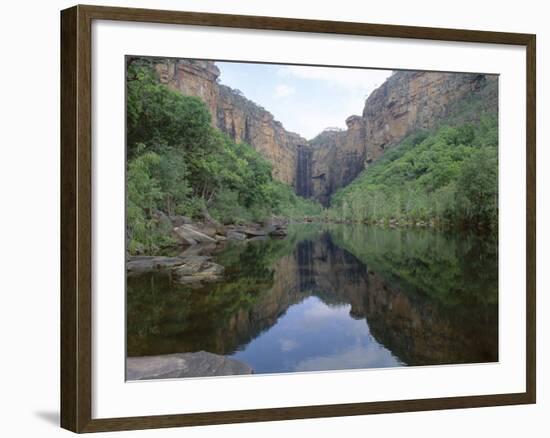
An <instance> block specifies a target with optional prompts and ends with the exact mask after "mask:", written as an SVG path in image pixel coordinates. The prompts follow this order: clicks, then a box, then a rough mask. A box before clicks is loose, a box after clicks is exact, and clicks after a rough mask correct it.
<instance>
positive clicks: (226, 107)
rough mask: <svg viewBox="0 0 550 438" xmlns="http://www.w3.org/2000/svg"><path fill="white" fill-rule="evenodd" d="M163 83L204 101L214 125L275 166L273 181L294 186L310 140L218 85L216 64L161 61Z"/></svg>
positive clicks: (159, 74) (178, 60)
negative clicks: (299, 159)
mask: <svg viewBox="0 0 550 438" xmlns="http://www.w3.org/2000/svg"><path fill="white" fill-rule="evenodd" d="M155 69H156V71H157V73H158V76H159V80H160V81H161V82H162V83H163V84H166V85H168V86H169V87H170V88H172V89H173V90H177V91H180V92H181V93H183V94H186V95H191V96H197V97H200V98H201V99H202V100H203V101H204V102H205V103H206V105H207V106H208V108H209V110H210V113H211V114H212V123H213V125H214V126H215V127H217V128H218V129H220V130H221V131H222V132H224V133H226V134H227V135H229V136H230V137H231V138H232V139H233V140H235V141H236V142H238V143H240V142H246V143H248V144H250V145H251V146H252V147H254V149H256V150H257V151H258V152H260V154H262V155H263V156H264V157H265V158H266V159H267V160H269V161H270V162H271V163H272V165H273V177H274V178H275V179H277V180H279V181H282V182H284V183H287V184H289V185H292V186H294V184H295V180H296V162H297V158H296V153H297V149H298V146H299V145H303V144H306V143H307V140H306V139H304V138H302V137H300V136H299V135H298V134H295V133H293V132H289V131H287V130H286V129H284V127H283V125H282V124H281V122H279V121H277V120H275V118H274V117H273V114H271V113H270V112H269V111H267V110H265V109H264V108H262V107H261V106H259V105H257V104H256V103H254V102H252V101H251V100H249V99H247V98H246V97H244V96H243V95H242V93H241V92H240V91H238V90H234V89H232V88H230V87H227V86H225V85H221V84H220V83H219V82H218V78H219V76H220V70H219V69H218V67H216V65H215V64H214V62H212V61H199V60H188V59H159V60H157V61H155Z"/></svg>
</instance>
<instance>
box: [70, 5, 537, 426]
mask: <svg viewBox="0 0 550 438" xmlns="http://www.w3.org/2000/svg"><path fill="white" fill-rule="evenodd" d="M61 123H62V126H61V171H62V175H61V201H62V202H61V209H62V210H61V218H62V222H61V257H62V259H61V265H62V272H61V425H62V427H64V428H66V429H69V430H72V431H75V432H95V431H111V430H124V429H145V428H160V427H175V426H191V425H206V424H221V423H235V422H251V421H271V420H286V419H298V418H315V417H327V416H347V415H363V414H372V413H390V412H405V411H420V410H434V409H454V408H467V407H482V406H497V405H511V404H526V403H535V400H536V396H535V392H536V390H535V386H536V370H535V362H536V360H535V359H536V357H535V35H530V34H517V33H501V32H486V31H473V30H456V29H436V28H420V27H409V26H396V25H380V24H364V23H350V22H332V21H315V20H301V19H300V20H298V19H288V18H274V17H256V16H235V15H221V14H205V13H195V12H173V11H160V10H143V9H125V8H110V7H97V6H75V7H72V8H70V9H66V10H64V11H62V12H61Z"/></svg>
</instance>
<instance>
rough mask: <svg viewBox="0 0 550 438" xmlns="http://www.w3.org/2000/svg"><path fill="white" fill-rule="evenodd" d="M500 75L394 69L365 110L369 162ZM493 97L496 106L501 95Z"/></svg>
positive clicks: (446, 113) (439, 118)
mask: <svg viewBox="0 0 550 438" xmlns="http://www.w3.org/2000/svg"><path fill="white" fill-rule="evenodd" d="M496 80H497V76H491V75H483V74H474V73H440V72H418V71H414V72H410V71H400V72H396V73H394V74H393V75H392V76H391V77H390V78H388V79H387V80H386V81H385V82H384V83H383V84H382V85H381V86H380V87H379V88H378V89H376V90H375V91H373V92H372V93H371V94H370V96H369V97H368V99H367V101H366V103H365V108H364V110H363V120H364V122H365V128H366V130H365V135H366V150H367V156H366V158H367V164H368V163H370V162H372V161H373V160H376V159H377V158H378V157H379V156H380V155H382V154H383V153H384V150H385V149H387V148H390V147H392V146H394V145H395V144H396V143H399V142H400V141H401V140H403V138H405V137H406V136H407V135H409V134H411V133H413V132H415V131H419V130H425V129H431V128H433V127H434V126H436V125H437V124H438V123H439V122H440V121H441V120H443V119H445V118H447V117H449V116H450V115H451V113H452V112H453V111H455V110H456V105H457V103H458V102H459V101H461V100H463V99H464V98H465V97H467V96H469V95H471V94H472V93H475V92H480V91H481V90H482V89H483V88H484V87H485V86H486V85H487V81H496ZM490 97H491V102H492V103H494V105H495V109H496V105H497V95H496V94H495V95H494V96H490Z"/></svg>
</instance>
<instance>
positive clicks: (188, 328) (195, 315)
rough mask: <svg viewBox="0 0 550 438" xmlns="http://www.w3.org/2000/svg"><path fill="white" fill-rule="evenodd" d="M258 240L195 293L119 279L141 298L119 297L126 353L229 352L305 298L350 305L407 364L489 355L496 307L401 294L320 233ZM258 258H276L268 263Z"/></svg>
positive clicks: (161, 281) (163, 282) (493, 353)
mask: <svg viewBox="0 0 550 438" xmlns="http://www.w3.org/2000/svg"><path fill="white" fill-rule="evenodd" d="M268 242H269V241H268ZM268 242H259V243H260V245H250V244H249V245H248V246H246V245H245V246H241V247H240V249H239V250H238V251H237V252H236V253H234V254H232V255H231V257H230V258H232V259H233V268H231V267H229V268H228V272H229V277H228V278H227V281H226V282H224V283H221V284H217V285H210V286H208V287H206V288H204V289H198V290H194V291H189V290H185V289H178V287H177V286H174V285H173V284H171V283H170V281H169V279H167V278H149V277H146V278H143V279H141V280H140V279H138V278H131V279H129V280H128V286H129V288H130V294H135V293H137V292H132V290H133V289H136V290H143V288H149V289H146V290H145V292H144V293H143V298H142V299H141V301H140V300H139V299H137V298H136V297H135V295H134V298H133V299H132V300H131V301H130V302H129V310H128V323H129V326H128V330H129V337H128V354H129V356H139V355H152V354H167V353H175V352H192V351H200V350H206V351H210V352H212V353H217V354H232V353H234V352H235V351H237V350H239V349H242V348H243V347H244V346H245V345H247V344H248V343H249V342H250V341H252V340H253V339H255V338H257V337H258V336H259V335H260V334H261V333H262V332H264V331H266V330H268V329H269V328H271V327H272V326H274V325H275V324H276V323H277V321H278V320H279V318H281V316H283V315H284V314H285V312H286V311H287V309H288V308H289V307H291V306H292V305H294V304H297V303H300V302H301V301H302V300H304V299H305V298H307V297H308V296H310V295H315V296H317V297H319V298H320V299H321V300H322V301H323V302H325V303H326V304H327V305H329V306H330V305H343V304H349V305H351V309H350V316H351V317H353V318H354V319H358V320H365V324H368V326H369V328H370V333H371V334H372V336H373V337H374V338H375V339H376V340H377V341H378V342H379V343H380V344H382V345H384V346H385V347H386V348H387V349H388V350H389V351H391V353H392V354H393V355H395V356H396V357H398V358H399V359H400V361H402V362H403V363H405V364H407V365H424V364H446V363H468V362H469V363H474V362H490V361H495V360H498V332H497V330H498V328H497V327H498V324H497V321H498V319H497V318H498V315H497V306H496V305H490V304H487V305H483V304H480V303H471V302H469V301H466V302H464V303H461V304H453V305H447V304H444V303H442V302H440V301H437V300H435V299H434V298H431V297H430V296H429V295H423V294H419V293H416V292H411V291H409V290H405V289H403V286H402V285H398V284H397V283H396V282H393V281H392V282H390V281H388V277H386V276H383V275H382V274H381V273H378V272H373V270H372V268H371V269H369V268H368V267H367V266H366V265H365V264H364V263H363V262H361V261H360V260H359V259H358V258H356V257H355V256H354V255H352V254H351V253H349V252H348V251H346V250H344V249H342V248H340V247H339V246H337V245H335V244H334V243H333V240H332V237H331V235H330V234H329V233H328V232H325V233H323V234H321V235H319V236H318V237H317V238H312V239H308V240H303V241H301V242H299V243H297V245H296V247H295V248H294V251H293V252H292V253H290V254H289V253H286V255H284V254H285V252H286V250H285V251H281V249H280V248H279V249H277V248H278V247H277V248H273V247H267V246H261V245H269V243H268ZM280 242H281V243H284V241H280ZM272 245H273V244H272ZM270 251H271V252H270ZM266 254H271V256H273V255H277V254H279V255H278V259H277V260H276V261H275V263H274V264H273V265H272V267H271V269H270V268H269V266H270V265H271V262H269V261H268V260H267V259H269V258H270V257H271V256H269V257H268V256H266ZM266 257H267V259H266ZM227 261H228V260H226V262H227ZM235 267H236V268H235ZM233 269H237V271H236V272H237V274H236V275H233V274H232V270H233ZM139 288H141V289H139Z"/></svg>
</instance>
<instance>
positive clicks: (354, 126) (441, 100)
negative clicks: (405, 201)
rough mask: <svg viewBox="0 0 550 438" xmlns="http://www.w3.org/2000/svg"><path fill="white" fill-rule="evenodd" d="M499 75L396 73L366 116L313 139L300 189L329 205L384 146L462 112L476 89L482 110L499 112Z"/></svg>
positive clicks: (378, 92) (368, 102)
mask: <svg viewBox="0 0 550 438" xmlns="http://www.w3.org/2000/svg"><path fill="white" fill-rule="evenodd" d="M497 80H498V79H497V76H491V75H483V74H473V73H472V74H469V73H440V72H418V71H414V72H410V71H399V72H396V73H394V74H393V75H392V76H391V77H390V78H388V79H387V80H386V81H385V82H384V83H383V84H382V85H381V86H380V87H379V88H378V89H376V90H375V91H373V92H372V93H371V94H370V96H369V97H368V98H367V100H366V102H365V107H364V109H363V114H362V115H361V116H350V117H349V118H348V119H347V120H346V124H347V130H345V131H338V130H327V131H324V132H323V133H321V134H319V135H318V136H317V137H316V138H314V139H313V140H311V141H310V142H309V144H308V147H309V151H308V153H309V155H308V156H307V158H308V159H309V162H308V163H307V164H304V163H302V165H301V166H300V165H299V166H298V171H300V170H301V171H302V172H304V170H305V173H304V174H302V175H298V177H297V181H300V184H299V185H298V186H297V189H298V190H297V193H298V194H301V195H302V196H305V197H313V198H315V199H317V200H319V201H320V202H321V203H322V204H324V205H328V203H329V200H330V196H331V195H332V194H333V193H334V192H335V191H336V190H338V189H339V188H340V187H344V186H346V185H347V184H349V183H350V182H351V181H353V179H354V178H355V177H356V176H357V175H358V174H359V173H360V172H361V171H362V170H363V169H365V168H366V167H368V165H369V164H370V163H372V162H373V161H374V160H376V159H377V158H379V157H380V156H381V155H382V154H383V153H384V151H385V150H387V149H389V148H391V147H393V146H395V145H396V144H398V143H399V142H400V141H401V140H403V139H404V138H405V137H407V136H408V135H410V134H412V133H414V132H416V131H420V130H429V129H433V128H435V127H437V126H438V125H439V124H440V123H442V122H443V121H444V120H447V119H448V118H449V117H451V116H453V114H457V113H459V112H460V107H461V105H462V104H463V103H464V101H465V100H467V99H469V98H471V97H472V96H474V95H475V94H476V93H483V104H484V108H482V109H483V110H490V111H492V112H496V111H497V109H498V83H497ZM479 116H480V112H473V113H471V114H468V115H467V116H466V117H469V118H470V119H475V118H479ZM463 117H464V116H463ZM465 121H474V120H465ZM303 155H304V156H306V155H305V154H303Z"/></svg>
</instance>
